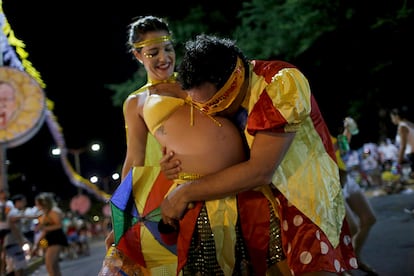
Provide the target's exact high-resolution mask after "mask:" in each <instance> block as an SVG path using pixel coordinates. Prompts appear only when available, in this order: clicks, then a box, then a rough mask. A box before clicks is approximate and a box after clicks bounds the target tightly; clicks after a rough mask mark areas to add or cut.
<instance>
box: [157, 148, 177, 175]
mask: <svg viewBox="0 0 414 276" xmlns="http://www.w3.org/2000/svg"><path fill="white" fill-rule="evenodd" d="M162 153H163V157H162V158H161V160H160V166H161V171H162V172H163V173H164V175H165V176H166V177H167V178H168V179H170V180H173V179H177V178H178V173H179V172H180V171H181V167H180V165H181V161H180V160H178V159H173V157H174V152H172V151H170V152H168V153H167V150H166V148H165V147H163V149H162Z"/></svg>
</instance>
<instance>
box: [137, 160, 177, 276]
mask: <svg viewBox="0 0 414 276" xmlns="http://www.w3.org/2000/svg"><path fill="white" fill-rule="evenodd" d="M159 173H160V167H156V166H145V167H135V168H134V170H133V183H134V184H133V192H134V200H135V205H136V206H137V209H138V211H139V213H140V214H142V213H143V211H144V206H145V202H146V200H147V198H148V195H149V193H150V191H151V188H152V185H142V184H145V183H154V182H155V180H156V178H157V177H158V175H159ZM141 247H142V254H143V255H144V259H145V263H146V265H147V268H148V269H149V270H150V271H151V274H152V275H175V273H176V269H177V256H176V255H174V254H173V253H171V252H170V251H168V250H167V249H166V248H165V247H164V246H162V245H161V244H160V243H159V242H158V241H157V240H156V239H155V238H154V236H153V235H152V234H151V232H150V231H149V230H148V229H147V228H146V227H145V226H143V227H141ZM167 271H168V272H169V274H163V273H161V272H164V273H165V272H167Z"/></svg>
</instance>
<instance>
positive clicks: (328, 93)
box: [108, 0, 414, 143]
mask: <svg viewBox="0 0 414 276" xmlns="http://www.w3.org/2000/svg"><path fill="white" fill-rule="evenodd" d="M228 5H229V6H230V7H232V8H231V9H228V10H223V7H222V6H221V5H211V6H209V8H206V5H201V4H200V5H196V4H195V5H194V6H193V7H188V12H182V13H181V16H179V17H171V18H169V22H170V26H171V27H172V29H173V32H174V37H175V40H176V45H177V47H176V49H177V62H178V63H179V61H180V57H181V55H182V52H181V51H182V48H183V47H182V46H183V42H184V41H186V40H188V39H190V38H192V37H194V36H195V35H196V34H198V33H210V34H218V35H222V36H228V37H230V38H233V39H235V40H236V41H237V44H238V45H239V46H240V48H241V49H243V51H244V52H245V53H246V55H247V56H249V57H251V58H254V59H284V60H287V61H290V62H292V63H294V64H296V65H297V66H299V68H301V70H302V71H304V73H305V75H307V76H308V78H309V80H310V83H311V87H312V89H313V91H314V94H315V95H316V97H317V99H318V102H319V104H320V108H321V110H322V112H323V113H324V114H325V117H326V118H327V121H328V125H330V126H331V127H332V131H334V132H335V131H336V129H335V127H334V126H335V125H341V124H342V118H344V117H345V116H353V117H355V119H357V121H358V122H359V123H360V124H362V125H363V127H361V132H360V133H361V135H359V136H360V137H362V136H363V137H365V139H371V140H374V139H375V137H379V136H381V135H385V136H387V135H388V136H389V135H390V133H392V132H393V131H394V130H393V129H391V127H390V126H388V129H387V127H384V124H385V123H384V120H386V121H389V119H388V118H384V115H383V114H386V113H387V112H385V111H384V110H386V109H388V108H391V107H396V106H399V105H402V104H403V102H401V101H402V100H401V99H402V98H405V94H404V93H403V92H402V91H404V90H405V89H406V87H407V86H408V81H409V80H410V78H412V77H411V73H410V72H409V71H407V70H405V69H402V68H407V67H410V65H411V64H412V63H411V61H412V58H413V51H412V49H414V47H413V46H414V45H413V42H412V39H411V36H412V30H413V27H414V26H413V22H414V21H413V3H412V1H407V0H396V1H392V2H390V1H386V0H376V1H373V0H367V1H362V2H361V1H356V0H348V1H340V0H250V1H242V2H239V1H238V0H231V3H228ZM182 8H185V7H182ZM139 71H140V72H141V73H137V74H134V77H133V78H132V79H131V80H128V81H127V82H125V83H122V84H116V85H114V84H112V85H109V86H108V87H109V88H110V89H112V90H114V91H116V93H115V96H114V104H115V105H119V104H121V102H123V99H125V97H126V95H127V94H129V93H130V92H132V91H133V90H134V89H135V88H136V87H139V86H140V85H142V84H143V83H144V82H145V77H146V76H145V73H144V72H143V71H144V69H143V68H140V69H139ZM134 84H140V85H134ZM379 114H382V115H379ZM381 116H382V117H381ZM374 122H375V123H374ZM364 126H366V130H365V127H364ZM365 131H366V132H365ZM364 132H365V133H364ZM378 132H381V133H378ZM386 132H388V133H386ZM353 141H356V142H355V143H357V142H358V137H357V138H356V139H353Z"/></svg>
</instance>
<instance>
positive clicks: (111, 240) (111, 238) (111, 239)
mask: <svg viewBox="0 0 414 276" xmlns="http://www.w3.org/2000/svg"><path fill="white" fill-rule="evenodd" d="M114 242H115V238H114V230H111V232H109V234H108V235H107V236H106V238H105V247H106V251H108V249H109V248H110V247H111V246H112V244H114Z"/></svg>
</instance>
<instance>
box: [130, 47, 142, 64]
mask: <svg viewBox="0 0 414 276" xmlns="http://www.w3.org/2000/svg"><path fill="white" fill-rule="evenodd" d="M132 53H133V54H134V56H135V58H136V59H137V60H138V61H139V63H141V64H143V61H142V55H141V53H140V52H138V51H137V50H133V51H132Z"/></svg>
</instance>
